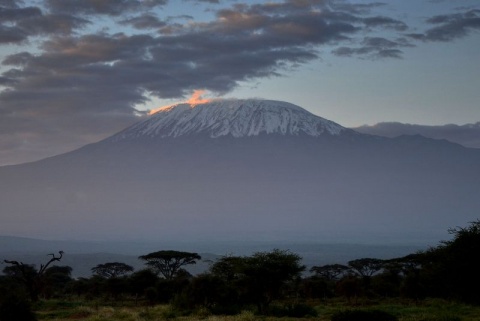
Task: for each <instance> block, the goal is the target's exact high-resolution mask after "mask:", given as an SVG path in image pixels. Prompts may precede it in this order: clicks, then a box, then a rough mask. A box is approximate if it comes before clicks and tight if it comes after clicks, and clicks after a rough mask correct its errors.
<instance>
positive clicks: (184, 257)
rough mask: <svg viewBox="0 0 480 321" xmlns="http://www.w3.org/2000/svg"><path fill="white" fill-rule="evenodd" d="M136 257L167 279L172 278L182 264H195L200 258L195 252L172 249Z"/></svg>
mask: <svg viewBox="0 0 480 321" xmlns="http://www.w3.org/2000/svg"><path fill="white" fill-rule="evenodd" d="M138 258H139V259H140V260H144V261H146V263H145V264H146V265H147V266H149V267H150V268H152V269H153V270H154V271H155V272H156V273H157V274H159V273H160V274H162V275H163V276H164V277H165V279H167V280H171V279H173V278H174V277H175V276H176V275H177V273H178V272H179V271H180V269H181V268H182V267H183V266H185V265H190V264H196V263H197V260H200V259H202V258H201V256H200V255H198V254H197V253H190V252H180V251H173V250H167V251H157V252H152V253H149V254H147V255H142V256H140V257H138Z"/></svg>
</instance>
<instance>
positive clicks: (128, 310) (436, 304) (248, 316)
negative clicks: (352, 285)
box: [34, 299, 480, 321]
mask: <svg viewBox="0 0 480 321" xmlns="http://www.w3.org/2000/svg"><path fill="white" fill-rule="evenodd" d="M310 305H312V306H314V307H315V310H316V311H317V312H318V316H317V317H306V318H301V319H298V318H287V317H282V318H276V317H271V316H257V315H255V314H254V313H253V312H252V311H248V310H244V311H242V312H241V313H240V314H238V315H233V316H219V315H211V314H209V313H208V311H206V310H203V309H200V310H197V311H194V312H192V313H191V314H189V315H184V314H182V313H180V312H177V311H175V310H174V309H173V308H172V307H171V306H170V305H155V306H129V305H128V304H125V305H122V304H120V303H118V302H117V303H113V304H110V305H107V304H105V303H99V302H81V301H56V300H49V301H42V302H39V303H37V304H36V305H35V306H34V309H35V312H36V315H37V318H38V320H57V321H66V320H85V321H119V320H120V321H122V320H124V321H143V320H146V321H149V320H152V321H154V320H177V321H193V320H205V321H253V320H263V321H269V320H282V321H289V320H305V321H308V320H316V321H324V320H325V321H327V320H330V319H331V317H332V315H333V314H335V313H336V312H339V311H344V310H355V309H361V310H381V311H385V312H388V313H390V314H392V315H394V316H396V317H397V318H398V320H399V321H480V307H479V306H471V305H466V304H462V303H455V302H449V301H444V300H437V299H435V300H425V301H423V302H421V303H414V302H395V301H391V302H389V301H385V302H377V303H372V302H370V303H368V304H364V305H361V306H360V305H359V306H351V305H346V304H345V302H339V301H329V302H321V303H320V302H317V303H315V302H311V303H310Z"/></svg>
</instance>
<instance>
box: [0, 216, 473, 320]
mask: <svg viewBox="0 0 480 321" xmlns="http://www.w3.org/2000/svg"><path fill="white" fill-rule="evenodd" d="M450 233H451V234H452V236H453V237H452V239H451V240H450V241H445V242H441V243H440V244H439V245H438V246H436V247H434V248H431V249H429V250H426V251H423V252H418V253H414V254H410V255H407V256H405V257H400V258H395V259H389V260H380V259H376V258H360V259H356V260H352V261H350V262H348V263H347V264H329V265H322V266H313V267H311V268H310V269H308V270H307V269H306V267H305V266H303V265H302V264H301V257H300V256H298V255H297V254H295V253H291V252H289V251H284V250H272V251H270V252H258V253H255V254H253V255H251V256H233V255H232V256H224V257H222V258H220V259H218V260H217V261H215V262H211V265H210V268H209V270H208V271H207V272H205V273H202V274H200V275H196V276H192V275H190V274H189V273H188V272H187V271H186V270H185V267H186V266H188V265H190V264H195V263H196V262H197V261H199V260H201V257H200V256H199V255H198V254H197V253H190V252H179V251H158V252H153V253H149V254H146V255H142V256H140V257H139V259H140V260H143V261H144V262H145V269H142V270H139V271H134V270H133V268H132V267H131V266H129V265H127V264H125V263H121V262H106V263H104V264H99V265H97V266H95V267H92V276H91V277H89V278H79V279H73V278H72V277H71V272H72V269H71V268H70V267H68V266H54V265H53V263H58V262H59V261H60V260H61V258H62V256H63V252H59V254H58V255H54V254H51V258H50V260H49V261H47V262H46V263H45V264H43V265H41V266H40V268H36V267H35V266H33V265H29V264H24V263H22V262H17V261H10V260H5V261H4V262H5V263H6V264H7V266H6V267H5V268H4V269H3V273H4V275H3V276H1V277H0V308H1V307H2V302H7V301H8V302H11V301H12V298H17V299H16V300H17V301H18V302H20V301H21V300H20V299H21V298H27V299H28V300H29V301H36V300H39V299H49V298H62V299H72V298H80V299H82V300H107V301H108V300H112V301H117V302H121V301H124V302H126V301H130V302H134V303H135V304H148V305H154V304H159V303H171V304H172V305H173V306H174V307H175V308H176V309H178V310H180V311H186V312H188V311H194V310H196V309H200V308H201V309H207V310H208V311H209V312H210V313H215V314H236V313H238V312H240V311H241V310H243V309H246V308H249V309H251V308H255V310H256V311H257V312H258V313H260V314H271V315H278V316H305V315H315V310H313V308H310V307H309V306H308V304H306V302H310V301H312V300H315V301H316V302H318V301H319V300H325V299H329V298H334V297H343V298H345V300H346V302H347V303H351V304H355V303H357V302H358V300H359V299H361V298H385V297H387V298H397V297H398V298H406V299H410V300H422V299H424V298H426V297H438V298H445V299H451V300H458V301H462V302H466V303H470V304H480V291H479V289H480V273H479V271H480V263H479V262H480V260H479V259H478V258H479V254H480V221H476V222H473V223H471V224H470V225H469V226H468V227H466V228H456V229H452V230H450ZM9 304H10V303H9ZM3 305H5V304H3Z"/></svg>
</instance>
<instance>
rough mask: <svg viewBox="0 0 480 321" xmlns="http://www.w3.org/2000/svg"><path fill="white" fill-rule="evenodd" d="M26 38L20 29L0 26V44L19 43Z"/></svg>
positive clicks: (26, 35)
mask: <svg viewBox="0 0 480 321" xmlns="http://www.w3.org/2000/svg"><path fill="white" fill-rule="evenodd" d="M27 38H28V34H26V33H25V31H23V30H22V29H20V28H16V27H7V26H2V25H0V44H11V43H20V42H23V41H25V40H26V39H27Z"/></svg>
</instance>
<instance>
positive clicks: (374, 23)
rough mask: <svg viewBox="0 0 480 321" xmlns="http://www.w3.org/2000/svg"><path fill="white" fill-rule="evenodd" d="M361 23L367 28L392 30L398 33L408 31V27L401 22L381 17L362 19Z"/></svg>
mask: <svg viewBox="0 0 480 321" xmlns="http://www.w3.org/2000/svg"><path fill="white" fill-rule="evenodd" d="M363 22H364V23H365V25H366V26H367V27H383V28H392V29H395V30H398V31H405V30H407V29H408V26H407V25H406V24H405V23H404V22H403V21H400V20H396V19H392V18H389V17H383V16H377V17H369V18H365V19H363Z"/></svg>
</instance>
